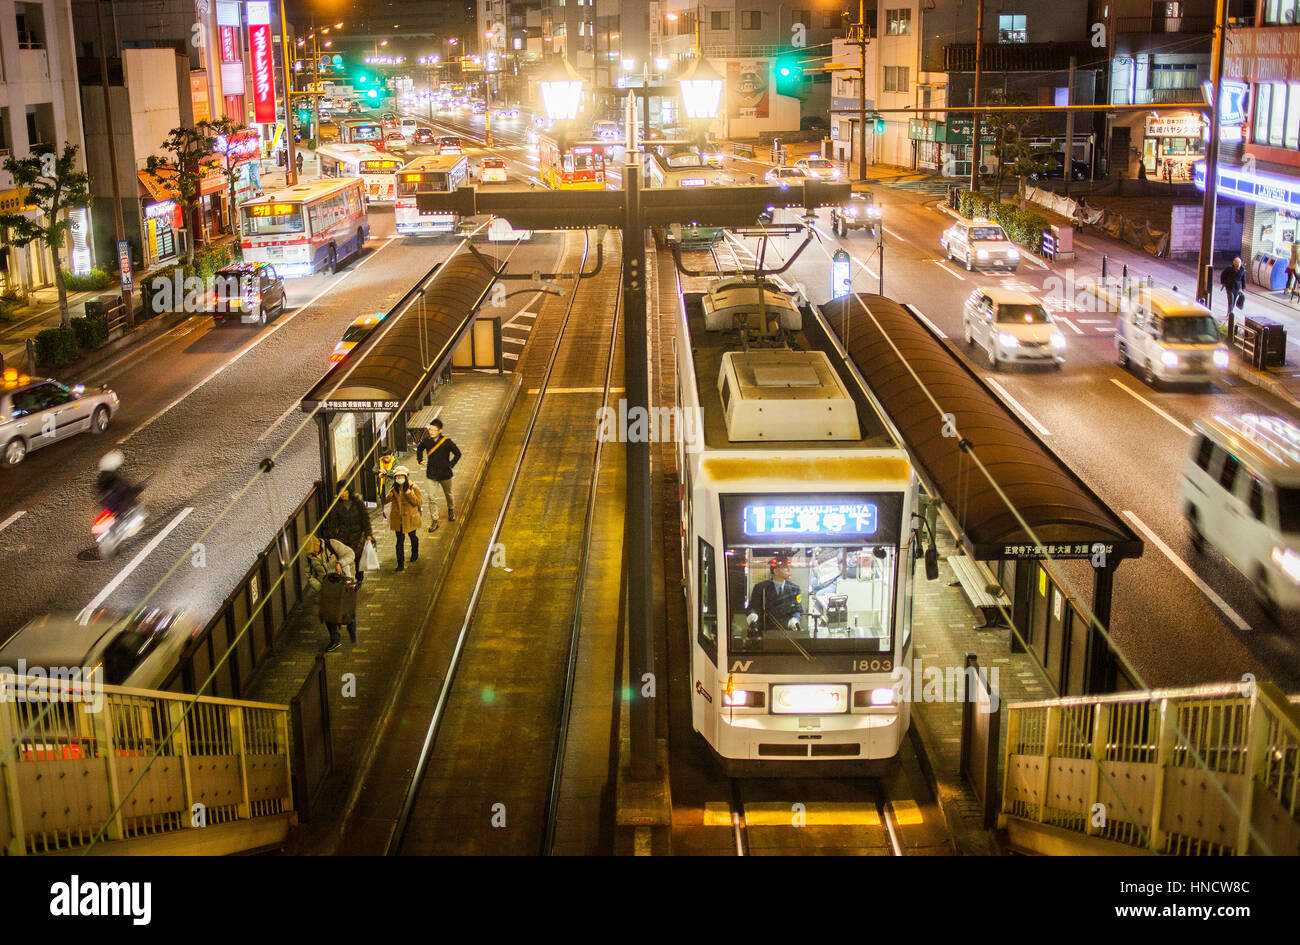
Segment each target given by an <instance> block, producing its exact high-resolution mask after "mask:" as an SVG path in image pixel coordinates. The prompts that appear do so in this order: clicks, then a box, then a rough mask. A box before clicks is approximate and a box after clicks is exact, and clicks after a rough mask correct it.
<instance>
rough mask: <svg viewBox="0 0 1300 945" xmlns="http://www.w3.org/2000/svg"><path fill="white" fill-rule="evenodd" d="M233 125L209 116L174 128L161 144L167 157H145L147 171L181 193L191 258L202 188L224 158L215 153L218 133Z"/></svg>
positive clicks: (187, 257)
mask: <svg viewBox="0 0 1300 945" xmlns="http://www.w3.org/2000/svg"><path fill="white" fill-rule="evenodd" d="M231 125H232V123H231V122H230V120H229V119H227V118H222V119H220V121H218V122H211V121H207V120H206V119H205V120H203V121H200V122H199V123H198V124H196V125H194V126H192V127H189V126H182V127H180V128H173V129H172V130H171V131H169V132H167V138H166V139H165V140H164V141H163V143H162V145H161V146H160V148H161V150H162V151H163V152H164V154H163V156H159V155H157V154H151V155H149V157H148V158H147V159H146V160H145V168H144V169H145V173H147V174H148V175H149V176H150V177H151V178H153V180H154V181H155V182H156V183H157V184H159V185H160V186H168V187H175V188H176V190H177V192H178V193H179V194H180V198H181V207H182V208H183V209H184V211H185V230H186V233H187V234H189V235H188V237H187V238H186V241H185V242H186V259H187V260H188V259H190V258H192V256H193V253H194V249H195V246H194V241H195V234H197V233H198V232H199V227H198V225H197V224H198V209H199V196H200V195H199V187H200V185H201V184H202V183H203V180H204V178H206V177H207V175H208V169H209V168H210V167H212V166H213V162H214V161H215V162H220V161H221V155H220V154H217V153H215V147H216V141H217V135H219V134H223V133H225V132H224V131H223V130H222V129H223V128H225V127H229V126H231ZM164 172H165V173H164Z"/></svg>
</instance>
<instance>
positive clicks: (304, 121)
mask: <svg viewBox="0 0 1300 945" xmlns="http://www.w3.org/2000/svg"><path fill="white" fill-rule="evenodd" d="M298 123H299V124H301V125H308V124H311V108H310V107H309V106H307V105H299V106H298Z"/></svg>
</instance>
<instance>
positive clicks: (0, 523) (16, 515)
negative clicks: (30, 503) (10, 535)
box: [0, 511, 27, 532]
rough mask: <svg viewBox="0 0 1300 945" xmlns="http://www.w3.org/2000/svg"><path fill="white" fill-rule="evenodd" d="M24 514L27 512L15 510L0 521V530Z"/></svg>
mask: <svg viewBox="0 0 1300 945" xmlns="http://www.w3.org/2000/svg"><path fill="white" fill-rule="evenodd" d="M26 514H27V513H26V512H25V511H21V512H15V513H14V514H13V515H11V516H9V517H8V518H7V519H5V520H4V521H3V522H0V532H2V531H4V530H5V529H6V528H8V527H9V526H10V525H12V524H13V523H14V522H16V521H18V520H19V519H20V518H22V517H23V516H24V515H26Z"/></svg>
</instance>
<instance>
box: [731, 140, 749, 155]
mask: <svg viewBox="0 0 1300 945" xmlns="http://www.w3.org/2000/svg"><path fill="white" fill-rule="evenodd" d="M731 153H732V154H734V155H735V156H736V157H745V158H752V157H753V156H754V146H753V145H752V144H737V143H736V142H734V141H733V142H732V143H731Z"/></svg>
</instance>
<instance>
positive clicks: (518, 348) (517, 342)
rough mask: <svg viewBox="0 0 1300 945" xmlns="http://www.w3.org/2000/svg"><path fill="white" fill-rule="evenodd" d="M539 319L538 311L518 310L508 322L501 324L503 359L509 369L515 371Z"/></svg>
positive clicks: (504, 365)
mask: <svg viewBox="0 0 1300 945" xmlns="http://www.w3.org/2000/svg"><path fill="white" fill-rule="evenodd" d="M536 321H537V313H536V312H529V311H523V312H516V313H515V314H514V315H513V316H512V317H511V318H510V320H509V321H508V322H506V323H505V324H504V325H502V326H501V360H502V361H503V362H504V364H503V367H504V368H505V369H506V370H507V371H513V370H514V369H515V365H516V364H518V363H519V356H520V355H521V354H523V353H524V345H526V344H528V336H529V334H531V333H532V330H533V325H534V324H535V323H536Z"/></svg>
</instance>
